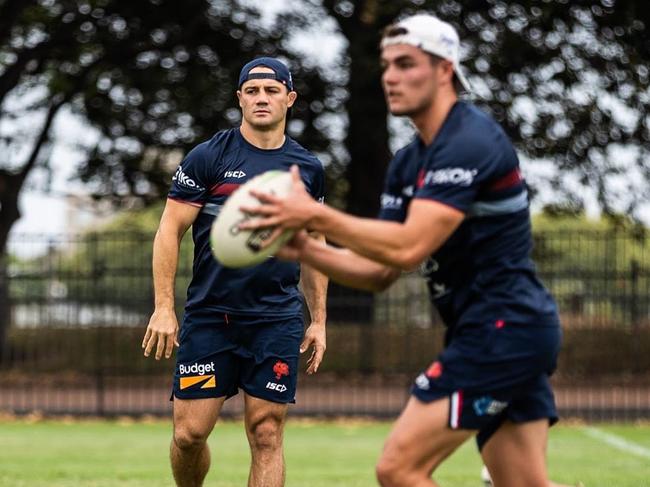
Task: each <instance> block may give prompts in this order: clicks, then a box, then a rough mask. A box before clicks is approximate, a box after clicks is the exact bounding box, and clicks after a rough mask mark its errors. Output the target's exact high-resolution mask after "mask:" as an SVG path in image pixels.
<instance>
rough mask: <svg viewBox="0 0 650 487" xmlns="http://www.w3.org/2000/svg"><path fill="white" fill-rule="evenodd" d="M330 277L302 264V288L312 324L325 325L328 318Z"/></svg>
mask: <svg viewBox="0 0 650 487" xmlns="http://www.w3.org/2000/svg"><path fill="white" fill-rule="evenodd" d="M328 281H329V279H328V277H327V276H326V275H325V274H323V273H322V272H319V271H317V270H316V269H314V268H313V267H310V266H308V265H307V264H302V266H301V270H300V286H301V288H302V292H303V295H304V296H305V301H306V302H307V308H308V309H309V315H310V316H311V321H312V323H322V324H325V320H326V318H327V312H326V306H327V304H326V303H327V284H328Z"/></svg>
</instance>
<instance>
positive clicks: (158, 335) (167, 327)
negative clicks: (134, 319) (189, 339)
mask: <svg viewBox="0 0 650 487" xmlns="http://www.w3.org/2000/svg"><path fill="white" fill-rule="evenodd" d="M174 345H176V346H177V347H178V320H177V319H176V313H175V312H174V310H173V309H165V310H162V311H159V310H155V311H154V312H153V314H152V315H151V318H150V319H149V324H148V325H147V331H146V332H145V334H144V338H143V340H142V348H144V356H145V357H148V356H149V355H150V354H151V351H152V350H153V348H154V346H155V347H156V355H155V357H156V360H160V358H161V357H162V355H163V353H164V354H165V358H169V357H171V356H172V350H173V349H174Z"/></svg>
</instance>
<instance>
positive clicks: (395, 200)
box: [380, 193, 404, 210]
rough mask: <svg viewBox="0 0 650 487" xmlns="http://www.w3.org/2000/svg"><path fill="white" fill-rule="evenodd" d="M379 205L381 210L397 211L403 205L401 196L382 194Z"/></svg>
mask: <svg viewBox="0 0 650 487" xmlns="http://www.w3.org/2000/svg"><path fill="white" fill-rule="evenodd" d="M380 204H381V208H382V210H399V209H401V208H402V205H403V204H404V200H403V199H402V197H401V196H395V195H393V194H388V193H382V195H381V203H380Z"/></svg>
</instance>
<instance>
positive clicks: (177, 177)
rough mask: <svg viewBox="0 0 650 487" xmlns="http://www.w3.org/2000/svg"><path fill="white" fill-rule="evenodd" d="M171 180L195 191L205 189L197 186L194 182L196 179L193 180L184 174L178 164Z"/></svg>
mask: <svg viewBox="0 0 650 487" xmlns="http://www.w3.org/2000/svg"><path fill="white" fill-rule="evenodd" d="M172 181H175V182H176V183H177V184H179V185H180V186H183V187H184V188H187V189H193V190H195V191H203V190H204V189H205V188H202V187H201V186H199V185H198V184H196V181H194V180H193V179H192V178H191V177H189V176H188V175H187V174H185V173H184V172H183V167H182V166H178V169H176V173H175V174H174V176H173V177H172Z"/></svg>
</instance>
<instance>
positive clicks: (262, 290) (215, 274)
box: [168, 128, 324, 318]
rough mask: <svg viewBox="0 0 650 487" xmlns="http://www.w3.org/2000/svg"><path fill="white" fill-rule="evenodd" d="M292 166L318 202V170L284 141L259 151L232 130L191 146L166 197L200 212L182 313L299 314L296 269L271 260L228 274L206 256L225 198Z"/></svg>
mask: <svg viewBox="0 0 650 487" xmlns="http://www.w3.org/2000/svg"><path fill="white" fill-rule="evenodd" d="M293 164H297V165H298V167H299V168H300V174H301V176H302V178H303V181H304V183H305V186H306V188H307V191H308V192H309V193H310V194H311V195H312V196H313V197H314V198H316V199H322V198H323V192H324V172H323V165H322V164H321V162H320V161H319V160H318V159H317V158H316V157H315V156H314V155H313V154H312V153H310V152H309V151H307V150H306V149H305V148H303V147H302V146H301V145H300V144H298V143H297V142H295V141H294V140H292V139H291V138H289V137H288V136H287V137H286V140H285V142H284V144H283V145H282V147H280V148H278V149H270V150H265V149H260V148H258V147H255V146H254V145H252V144H250V143H249V142H247V141H246V140H245V139H244V137H243V136H242V135H241V132H240V131H239V129H238V128H235V129H230V130H225V131H222V132H218V133H217V134H216V135H215V136H214V137H212V139H210V140H209V141H206V142H203V143H202V144H199V145H197V146H196V147H195V148H194V149H192V150H191V151H190V152H189V153H188V154H187V156H186V157H185V159H184V160H183V161H182V162H181V165H180V166H179V167H178V169H177V170H176V173H175V175H174V177H173V178H172V187H171V189H170V191H169V195H168V197H169V198H170V199H173V200H177V201H181V202H183V203H187V204H190V205H194V206H197V207H201V212H200V213H199V215H198V216H197V218H196V220H195V221H194V223H193V225H192V238H193V240H194V266H193V272H192V281H191V283H190V285H189V288H188V290H187V304H186V305H185V311H186V313H191V314H193V315H195V316H197V315H198V316H201V315H205V316H209V315H210V314H212V313H214V312H217V313H232V314H236V315H241V316H249V317H251V318H260V317H269V318H285V317H290V316H295V315H299V314H300V313H301V312H302V296H301V295H300V293H299V291H298V287H297V285H298V281H299V279H300V267H299V265H298V264H296V263H294V262H283V261H280V260H277V259H275V258H273V257H271V258H269V259H267V260H265V261H264V262H262V263H261V264H258V265H256V266H253V267H247V268H242V269H229V268H227V267H223V266H222V265H220V264H219V263H218V262H217V261H216V260H215V258H214V257H213V256H212V253H211V250H210V227H211V225H212V222H213V220H214V218H215V216H216V215H217V214H218V213H219V210H220V208H221V206H222V205H223V204H224V202H225V201H226V199H227V198H228V196H229V195H230V194H231V193H232V192H233V191H235V190H236V189H237V188H238V187H239V186H241V185H242V184H244V183H245V182H246V181H248V180H249V179H251V178H253V177H255V176H257V175H258V174H261V173H263V172H266V171H269V170H272V169H281V170H286V171H288V170H289V168H290V167H291V166H292V165H293Z"/></svg>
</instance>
